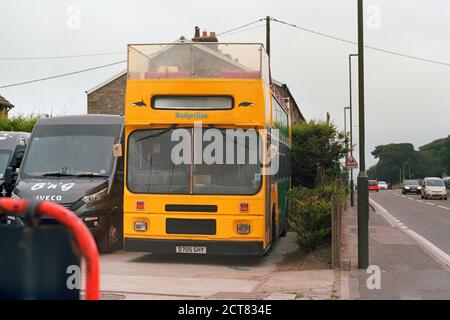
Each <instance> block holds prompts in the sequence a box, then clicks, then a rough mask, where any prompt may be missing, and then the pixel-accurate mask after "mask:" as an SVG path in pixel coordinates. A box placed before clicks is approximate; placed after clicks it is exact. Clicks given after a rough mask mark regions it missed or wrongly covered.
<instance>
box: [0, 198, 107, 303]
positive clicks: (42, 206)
mask: <svg viewBox="0 0 450 320" xmlns="http://www.w3.org/2000/svg"><path fill="white" fill-rule="evenodd" d="M27 208H28V201H26V200H23V199H11V198H2V199H0V212H2V213H11V214H24V213H25V211H26V209H27ZM34 214H35V215H37V216H42V215H46V216H49V217H51V218H53V219H55V220H57V221H58V222H60V223H61V224H63V225H65V226H66V227H68V228H69V229H70V230H72V232H73V234H74V236H75V239H76V242H77V245H78V247H79V249H80V252H81V254H82V255H83V256H84V258H85V260H86V300H98V299H99V298H100V286H99V283H100V276H99V271H100V269H99V262H98V249H97V245H96V243H95V240H94V238H93V237H92V234H91V232H90V231H89V229H88V228H87V227H86V225H85V224H84V222H83V221H82V220H81V219H80V218H78V217H77V216H76V215H75V213H73V212H72V211H70V210H69V209H66V208H64V207H62V206H60V205H58V204H55V203H52V202H48V201H42V202H39V204H38V205H37V207H36V212H35V213H34Z"/></svg>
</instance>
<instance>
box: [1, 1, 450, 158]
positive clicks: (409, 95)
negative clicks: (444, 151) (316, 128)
mask: <svg viewBox="0 0 450 320" xmlns="http://www.w3.org/2000/svg"><path fill="white" fill-rule="evenodd" d="M365 3H366V13H367V15H366V21H367V23H368V24H367V25H366V30H365V40H366V44H367V45H370V46H375V47H380V48H383V49H387V50H392V51H397V52H401V53H405V54H408V55H414V56H419V57H424V58H427V59H433V60H438V61H443V62H447V63H450V1H448V0H378V1H376V0H374V1H369V0H366V1H365ZM267 15H270V16H272V17H275V18H277V19H279V20H285V21H288V22H291V23H294V24H297V25H299V26H302V27H306V28H310V29H313V30H316V31H319V32H322V33H326V34H330V35H334V36H337V37H341V38H345V39H348V40H351V41H356V0H301V1H299V0H291V1H288V0H277V1H275V0H246V1H243V0H226V1H223V0H214V1H213V0H191V1H186V0H165V1H144V0H141V1H139V0H126V1H125V0H122V1H112V0H94V1H92V0H90V1H87V0H86V1H76V0H72V1H61V0H60V1H51V0H40V1H34V0H29V1H25V0H15V1H7V0H0V43H1V45H0V48H1V50H0V86H2V85H7V84H11V83H16V82H21V81H27V80H32V79H36V78H41V77H46V76H52V75H56V74H61V73H66V72H71V71H76V70H80V69H84V68H89V67H94V66H98V65H103V64H108V63H112V62H116V61H121V60H125V59H126V56H125V51H126V45H127V43H152V42H170V41H173V40H175V39H177V38H179V37H180V36H181V35H184V36H186V37H188V38H191V37H192V36H193V31H194V26H196V25H198V26H200V27H201V28H202V29H206V30H208V31H216V32H217V33H220V32H222V31H225V30H228V29H230V28H233V27H235V26H239V25H242V24H245V23H247V22H251V21H254V20H257V19H259V18H262V17H265V16H267ZM254 26H256V27H257V26H258V24H256V25H254ZM252 27H253V26H252ZM219 40H220V41H224V42H225V41H231V42H264V41H265V29H264V27H262V26H261V27H259V28H256V29H252V30H249V31H246V32H238V33H230V34H228V35H226V36H223V37H222V38H219ZM271 47H272V75H273V77H274V78H276V79H278V80H279V81H282V82H285V83H287V84H288V86H289V88H290V89H291V91H292V92H293V94H294V96H295V98H296V100H297V102H298V103H299V104H300V106H301V111H302V112H303V114H304V115H305V117H306V118H307V119H324V118H325V115H326V112H329V113H330V114H331V117H332V120H333V121H334V122H335V123H336V124H337V125H338V126H339V127H340V128H342V127H343V108H344V107H345V106H347V105H348V103H349V94H348V58H347V56H348V54H349V53H356V46H354V45H351V44H346V43H343V42H339V41H336V40H332V39H327V38H323V37H320V36H318V35H315V34H311V33H307V32H304V31H301V30H298V29H294V28H291V27H288V26H284V25H281V24H278V23H275V22H272V46H271ZM110 52H119V54H115V55H103V56H96V57H79V58H67V59H49V60H5V59H4V58H27V57H48V56H65V55H77V54H91V53H110ZM120 52H123V53H120ZM365 62H366V68H365V70H366V120H367V121H366V139H367V141H366V143H367V151H368V152H369V153H370V152H371V151H372V150H373V149H374V147H375V146H376V145H379V144H386V143H391V142H411V143H413V144H414V145H415V147H416V148H417V147H419V146H421V145H423V144H425V143H428V142H430V141H432V140H434V139H437V138H441V137H445V136H447V135H449V134H450V121H449V120H450V67H449V66H443V65H437V64H431V63H426V62H420V61H415V60H411V59H407V58H403V57H398V56H393V55H389V54H385V53H381V52H375V51H373V50H370V49H366V56H365ZM354 63H355V64H354V71H355V73H354V83H355V87H354V100H353V101H354V106H355V110H354V120H355V123H354V125H355V127H354V141H355V142H356V143H357V142H358V139H357V130H358V127H357V123H356V120H357V108H356V107H357V87H356V84H357V73H356V69H357V61H356V60H354ZM124 68H125V65H124V64H123V65H117V66H113V67H109V68H104V69H101V70H96V71H91V72H88V73H84V74H78V75H74V76H70V77H65V78H59V79H54V80H49V81H43V82H38V83H33V84H28V85H23V86H17V87H12V88H4V89H0V94H1V95H2V96H4V97H5V98H7V99H8V100H9V101H11V102H12V103H13V104H15V105H16V108H15V109H14V110H13V111H12V112H11V114H19V113H21V114H29V113H51V112H52V113H53V114H54V115H60V114H82V113H86V108H87V106H86V94H85V91H86V90H89V89H90V88H92V87H94V86H96V85H97V84H98V83H100V82H102V81H104V80H106V79H108V78H109V77H111V76H112V75H114V74H117V73H118V72H120V71H121V70H123V69H124ZM367 161H368V165H371V164H373V163H374V159H373V158H372V157H371V156H370V154H368V156H367Z"/></svg>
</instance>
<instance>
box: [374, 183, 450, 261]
mask: <svg viewBox="0 0 450 320" xmlns="http://www.w3.org/2000/svg"><path fill="white" fill-rule="evenodd" d="M370 198H371V199H373V200H374V201H375V202H377V203H378V204H379V205H381V206H382V207H383V208H385V209H386V210H387V211H388V212H389V213H390V214H391V215H392V216H393V217H395V218H396V219H398V220H399V221H400V222H401V223H403V225H405V226H406V227H407V228H409V229H411V230H413V231H415V232H416V233H418V234H419V235H421V236H422V237H424V238H425V239H427V240H428V241H430V242H431V243H433V244H434V245H435V246H437V247H438V248H439V249H441V250H442V251H444V252H445V253H446V254H448V255H450V200H425V199H423V200H422V199H421V198H420V195H415V194H408V195H402V194H401V192H400V190H381V191H380V192H371V193H370Z"/></svg>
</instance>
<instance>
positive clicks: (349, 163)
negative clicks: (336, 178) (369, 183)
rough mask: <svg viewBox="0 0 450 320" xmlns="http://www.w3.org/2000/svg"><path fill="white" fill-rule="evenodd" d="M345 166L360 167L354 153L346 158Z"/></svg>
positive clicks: (349, 167) (350, 167)
mask: <svg viewBox="0 0 450 320" xmlns="http://www.w3.org/2000/svg"><path fill="white" fill-rule="evenodd" d="M345 167H346V168H347V169H358V161H356V159H355V157H354V156H353V155H352V154H351V155H350V156H349V157H347V159H346V160H345Z"/></svg>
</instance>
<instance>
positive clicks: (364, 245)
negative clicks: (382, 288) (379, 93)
mask: <svg viewBox="0 0 450 320" xmlns="http://www.w3.org/2000/svg"><path fill="white" fill-rule="evenodd" d="M358 84H359V86H358V87H359V88H358V90H359V97H358V98H359V106H358V107H359V115H358V116H359V174H358V267H359V268H360V269H366V268H367V267H368V266H369V190H368V187H369V186H368V185H369V177H368V176H367V173H366V159H365V157H366V146H365V143H366V137H365V128H364V6H363V0H358Z"/></svg>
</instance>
